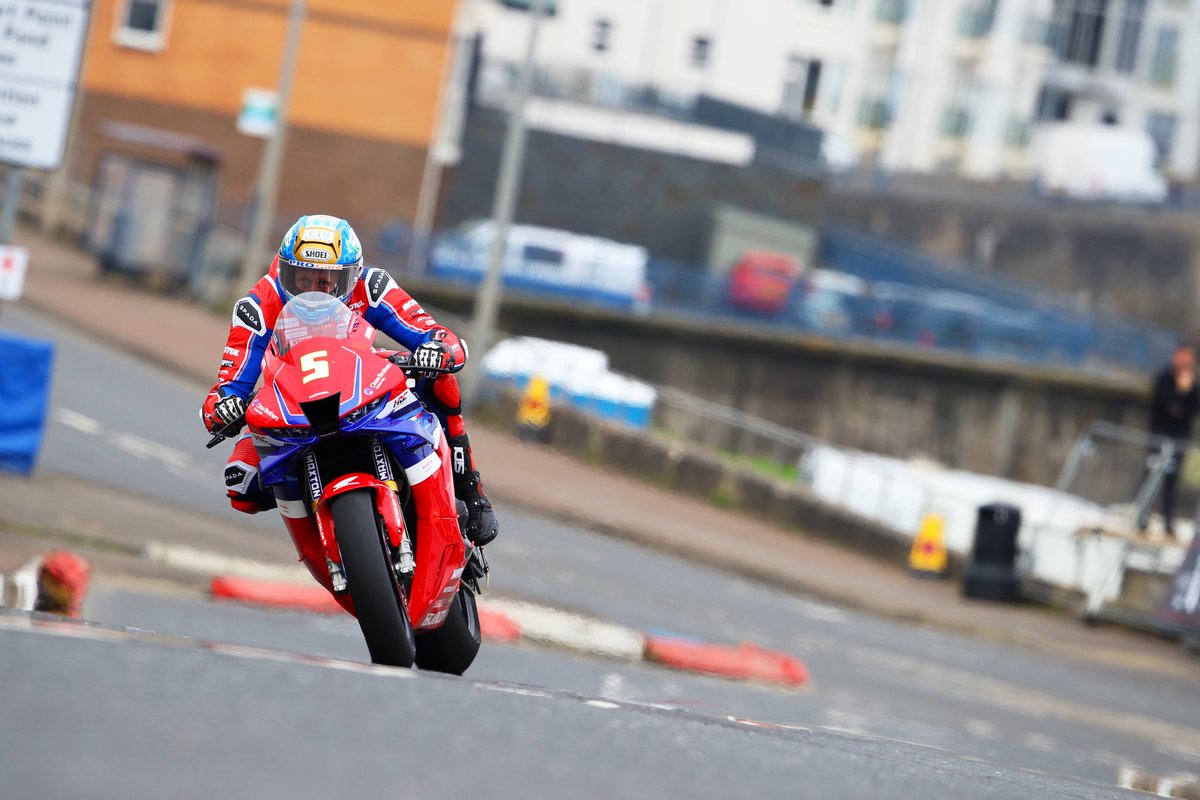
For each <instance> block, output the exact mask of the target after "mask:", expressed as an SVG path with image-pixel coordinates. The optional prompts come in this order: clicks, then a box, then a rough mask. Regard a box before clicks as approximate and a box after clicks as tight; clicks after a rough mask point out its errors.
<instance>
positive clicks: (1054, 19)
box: [1037, 0, 1200, 181]
mask: <svg viewBox="0 0 1200 800" xmlns="http://www.w3.org/2000/svg"><path fill="white" fill-rule="evenodd" d="M1048 34H1049V35H1048V37H1047V41H1048V43H1049V44H1050V46H1051V48H1052V52H1053V56H1054V60H1053V62H1052V63H1051V65H1050V66H1049V67H1048V69H1047V71H1046V74H1045V78H1044V82H1043V89H1042V91H1041V94H1040V97H1039V102H1038V109H1037V117H1038V119H1039V121H1055V120H1063V121H1066V120H1070V121H1076V122H1094V123H1109V124H1117V125H1123V126H1129V127H1134V128H1138V129H1141V130H1145V131H1147V132H1148V133H1149V134H1150V136H1151V137H1152V138H1153V140H1154V143H1155V147H1156V148H1157V151H1158V155H1159V158H1160V161H1161V166H1162V168H1163V170H1164V171H1165V172H1166V173H1167V174H1168V175H1170V176H1172V177H1174V178H1176V179H1180V180H1189V181H1190V180H1195V178H1196V177H1197V173H1198V171H1200V2H1195V0H1054V3H1053V8H1052V16H1051V27H1050V29H1049V31H1048Z"/></svg>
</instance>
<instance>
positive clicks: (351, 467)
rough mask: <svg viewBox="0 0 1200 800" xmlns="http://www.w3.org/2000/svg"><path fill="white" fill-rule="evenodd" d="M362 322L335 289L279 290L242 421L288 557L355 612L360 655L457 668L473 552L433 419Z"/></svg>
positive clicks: (471, 615)
mask: <svg viewBox="0 0 1200 800" xmlns="http://www.w3.org/2000/svg"><path fill="white" fill-rule="evenodd" d="M375 333H376V332H375V329H374V328H373V327H372V326H371V325H370V324H369V323H368V322H367V321H366V320H365V319H363V318H362V317H361V316H359V315H357V314H355V313H353V312H352V311H351V310H350V309H349V308H347V307H346V306H345V304H343V303H342V302H341V301H340V300H339V299H338V298H336V297H333V296H331V295H327V294H318V293H306V294H301V295H299V296H297V297H294V298H293V299H291V300H290V301H289V302H288V303H287V305H285V306H284V308H283V310H282V311H281V312H280V314H279V319H278V320H277V321H276V323H275V330H274V334H273V336H272V339H271V343H270V345H269V346H268V348H267V352H266V355H265V356H264V358H263V377H262V385H261V387H260V389H259V390H258V392H257V393H256V394H255V396H254V398H253V400H252V401H251V402H250V404H249V405H248V406H247V409H246V415H245V418H244V423H245V424H246V425H247V426H248V428H249V431H250V434H251V436H252V437H253V440H254V446H255V449H256V450H257V452H258V454H259V456H260V459H261V461H260V464H259V476H260V479H261V481H262V485H263V487H264V489H266V490H269V491H271V492H272V493H273V494H274V497H275V500H276V503H277V505H278V508H279V511H280V513H281V515H282V516H283V520H284V523H285V524H286V525H287V529H288V532H289V533H290V534H291V536H292V540H293V541H294V542H295V545H296V550H297V551H298V552H299V554H300V558H301V560H302V561H303V562H304V564H305V566H306V567H308V570H309V572H310V573H312V576H313V577H314V578H316V580H317V581H318V582H319V583H320V584H321V585H322V586H324V587H325V588H326V589H328V590H329V591H330V592H331V593H332V594H333V596H334V597H335V598H336V599H337V601H338V603H340V604H341V605H342V607H343V608H345V609H346V611H348V612H350V613H351V614H353V615H354V616H355V617H356V618H357V620H358V624H359V627H360V628H361V629H362V633H363V637H364V638H365V639H366V642H367V648H368V649H369V650H370V653H371V660H372V661H373V662H375V663H378V664H390V665H394V666H401V667H409V666H412V665H413V664H414V663H415V664H416V665H417V666H418V667H420V668H422V669H428V670H436V671H439V672H449V673H454V674H460V675H461V674H462V673H463V672H464V671H465V670H466V669H467V667H469V666H470V665H471V663H472V661H474V659H475V656H476V654H477V653H478V651H479V641H480V632H479V611H478V608H477V606H476V601H475V596H476V595H477V594H478V593H479V591H480V581H481V580H482V579H483V578H484V577H485V576H486V574H487V561H486V560H485V559H484V556H483V550H482V549H481V548H477V547H475V546H473V545H472V544H471V543H470V541H469V540H468V539H467V538H466V537H465V536H464V534H463V525H464V524H465V520H466V513H465V509H463V508H462V506H461V504H460V503H458V501H457V500H456V499H455V496H454V487H453V479H452V475H451V468H452V467H451V461H450V452H449V447H448V445H447V443H446V436H445V434H444V432H443V429H442V426H441V424H440V423H439V421H438V418H437V417H436V416H435V415H434V414H433V413H431V412H430V411H429V410H428V409H426V408H425V406H424V405H423V404H422V403H421V401H420V400H419V399H418V398H417V397H416V395H414V394H413V392H412V389H411V386H410V381H409V372H412V370H411V369H408V367H407V363H406V362H405V361H404V360H403V357H400V356H396V355H392V356H390V358H389V356H388V354H387V353H386V352H383V353H381V352H378V351H376V350H375V348H374V347H373V342H374V340H375ZM406 370H407V371H406ZM425 371H426V372H429V371H431V370H425ZM241 422H242V421H238V422H235V423H233V424H232V425H230V426H229V427H227V428H226V429H225V430H223V431H221V432H219V433H218V434H217V435H215V436H214V437H213V439H212V440H211V441H210V442H209V445H208V446H209V447H212V446H213V445H215V444H217V443H218V442H220V441H222V440H223V439H224V438H225V437H226V436H228V435H230V433H231V432H232V431H236V430H238V429H240V427H241Z"/></svg>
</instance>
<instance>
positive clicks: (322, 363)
mask: <svg viewBox="0 0 1200 800" xmlns="http://www.w3.org/2000/svg"><path fill="white" fill-rule="evenodd" d="M328 358H329V353H327V352H325V351H324V350H314V351H313V352H311V353H305V354H304V355H302V356H301V357H300V369H301V370H303V371H304V372H305V375H304V382H305V383H308V382H309V381H315V380H319V379H321V378H328V377H329V361H328V360H327V359H328Z"/></svg>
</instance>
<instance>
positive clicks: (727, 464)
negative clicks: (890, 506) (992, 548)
mask: <svg viewBox="0 0 1200 800" xmlns="http://www.w3.org/2000/svg"><path fill="white" fill-rule="evenodd" d="M516 402H517V401H516V396H515V395H514V394H511V393H506V392H504V391H502V390H500V391H497V390H495V388H494V387H492V388H490V389H489V391H485V392H483V394H482V395H481V398H480V401H479V403H478V405H477V406H476V407H475V408H474V409H473V410H472V415H473V416H474V417H475V418H476V419H477V420H479V421H480V422H482V423H484V424H487V425H491V426H493V427H496V428H501V429H505V430H509V429H511V428H512V425H513V420H514V419H515V417H516ZM546 444H547V445H548V446H550V447H553V448H555V449H557V450H560V451H562V452H564V453H567V454H568V455H572V456H575V457H576V458H579V459H583V460H586V461H588V462H590V463H593V464H602V465H604V466H606V467H609V468H612V469H614V470H617V471H618V472H620V473H621V474H623V475H628V476H633V477H638V478H644V479H646V480H649V481H651V482H653V483H656V484H658V485H660V486H664V487H666V488H669V489H674V490H676V491H679V492H683V493H685V494H689V495H692V496H693V497H696V498H697V499H699V500H700V501H702V502H708V503H713V504H714V505H717V506H720V507H722V508H731V509H738V510H741V511H744V512H746V513H747V514H752V515H754V516H755V517H758V518H760V519H765V520H767V521H768V522H772V523H774V524H776V525H781V526H783V527H784V528H788V529H791V530H794V531H796V532H798V533H802V534H806V535H810V536H818V537H820V538H823V539H828V540H830V541H833V542H835V543H837V544H840V545H842V546H844V547H850V548H853V549H855V550H858V551H860V552H863V553H866V554H868V555H871V556H874V557H876V558H879V559H881V560H883V561H886V562H888V563H890V564H903V563H904V562H905V560H906V559H907V558H908V553H909V549H910V548H911V546H912V539H911V538H910V537H909V536H907V535H905V534H902V533H899V532H897V531H894V530H892V529H890V528H888V527H887V526H886V525H881V524H879V523H877V522H875V521H873V520H870V519H866V518H864V517H860V516H857V515H856V514H853V513H851V512H849V511H846V510H844V509H841V508H838V507H836V506H832V505H830V504H828V503H825V502H824V501H822V500H821V499H820V498H818V497H817V496H816V495H814V494H813V493H812V492H811V491H809V490H808V489H807V488H806V487H804V486H802V485H799V484H796V483H786V482H784V481H781V480H778V479H776V478H771V477H769V476H766V475H762V474H760V473H757V472H754V471H753V470H751V469H749V468H747V467H744V466H738V465H736V464H734V463H732V462H731V461H728V460H725V459H722V458H720V457H719V456H717V455H715V454H714V453H712V452H711V451H708V450H705V449H704V448H702V447H698V446H695V445H691V444H689V443H686V442H679V441H675V440H671V439H667V438H665V437H662V436H659V435H655V434H652V433H646V432H644V431H641V430H636V429H632V428H626V427H623V426H619V425H614V424H611V423H607V422H605V421H603V420H600V419H597V418H595V417H591V416H588V415H587V414H582V413H580V412H578V411H575V410H573V409H571V408H569V407H566V406H562V405H559V406H557V407H555V409H554V411H553V414H552V416H551V421H550V424H549V426H548V427H547V431H546ZM961 568H962V559H961V558H960V557H959V556H957V555H956V554H953V553H952V554H950V563H949V572H950V574H952V575H957V574H958V573H959V572H960V571H961Z"/></svg>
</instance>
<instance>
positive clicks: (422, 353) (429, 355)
mask: <svg viewBox="0 0 1200 800" xmlns="http://www.w3.org/2000/svg"><path fill="white" fill-rule="evenodd" d="M410 364H411V365H412V367H413V368H414V369H437V370H442V369H446V368H447V367H449V366H450V364H451V355H450V348H448V347H447V346H446V345H445V343H444V342H440V341H438V340H436V339H431V340H430V341H428V342H425V343H424V344H422V345H418V346H417V349H416V350H413V352H412V358H411V359H410Z"/></svg>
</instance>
